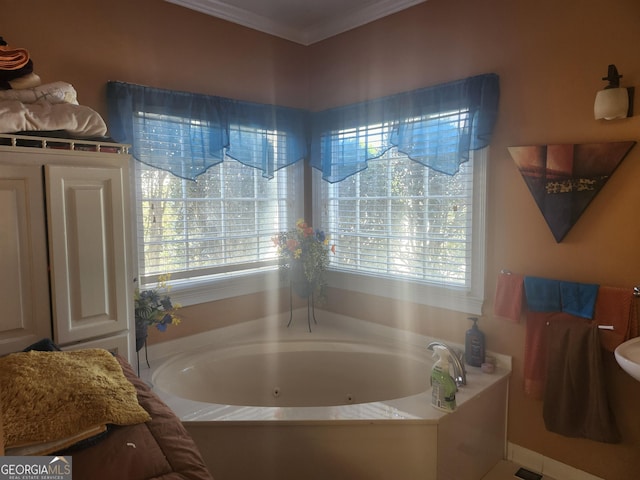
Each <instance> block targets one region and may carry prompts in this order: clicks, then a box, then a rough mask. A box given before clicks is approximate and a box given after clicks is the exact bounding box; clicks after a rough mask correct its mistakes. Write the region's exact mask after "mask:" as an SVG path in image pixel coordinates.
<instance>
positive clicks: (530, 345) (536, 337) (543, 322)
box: [523, 311, 585, 400]
mask: <svg viewBox="0 0 640 480" xmlns="http://www.w3.org/2000/svg"><path fill="white" fill-rule="evenodd" d="M572 322H573V323H575V322H582V323H584V322H585V319H584V318H580V317H576V316H573V315H571V314H569V313H562V312H532V311H527V325H526V336H525V343H524V372H523V373H524V393H525V395H527V396H528V397H531V398H535V399H537V400H542V399H543V398H544V390H545V385H546V383H547V350H548V343H549V333H548V330H549V326H550V325H551V324H552V323H566V324H570V323H572Z"/></svg>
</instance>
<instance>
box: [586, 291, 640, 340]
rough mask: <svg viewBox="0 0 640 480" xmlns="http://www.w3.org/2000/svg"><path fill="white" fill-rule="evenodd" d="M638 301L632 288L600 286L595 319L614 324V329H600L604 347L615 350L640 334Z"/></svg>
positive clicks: (598, 321)
mask: <svg viewBox="0 0 640 480" xmlns="http://www.w3.org/2000/svg"><path fill="white" fill-rule="evenodd" d="M637 303H638V301H637V300H636V299H635V297H634V296H633V289H631V288H617V287H600V291H599V292H598V300H597V301H596V310H595V314H594V317H593V319H594V321H595V322H596V323H597V324H598V325H611V326H613V330H600V342H601V344H602V347H603V348H605V349H607V350H609V351H610V352H613V351H614V350H615V349H616V347H617V346H618V345H620V344H621V343H622V342H625V341H626V340H629V339H630V338H633V337H637V336H638V334H639V331H638V328H639V326H638V322H639V320H638V306H637Z"/></svg>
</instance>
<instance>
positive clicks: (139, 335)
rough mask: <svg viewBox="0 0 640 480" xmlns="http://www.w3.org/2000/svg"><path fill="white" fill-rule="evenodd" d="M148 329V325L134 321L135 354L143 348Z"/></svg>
mask: <svg viewBox="0 0 640 480" xmlns="http://www.w3.org/2000/svg"><path fill="white" fill-rule="evenodd" d="M148 328H149V325H147V324H146V323H144V322H139V321H137V320H136V352H139V351H140V349H142V347H144V344H145V342H146V341H147V335H148V332H147V329H148Z"/></svg>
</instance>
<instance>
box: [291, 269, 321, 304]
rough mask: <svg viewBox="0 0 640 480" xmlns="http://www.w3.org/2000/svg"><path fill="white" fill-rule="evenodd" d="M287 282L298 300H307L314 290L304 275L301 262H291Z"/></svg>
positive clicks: (311, 283)
mask: <svg viewBox="0 0 640 480" xmlns="http://www.w3.org/2000/svg"><path fill="white" fill-rule="evenodd" d="M289 281H290V282H291V288H292V289H293V291H294V292H296V295H298V296H299V297H300V298H309V296H310V295H311V294H312V293H313V290H314V289H315V285H314V284H313V282H310V281H309V279H308V278H307V276H306V275H305V274H304V265H303V263H302V262H293V263H292V264H291V267H290V271H289Z"/></svg>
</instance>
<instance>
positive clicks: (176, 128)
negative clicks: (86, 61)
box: [107, 82, 308, 180]
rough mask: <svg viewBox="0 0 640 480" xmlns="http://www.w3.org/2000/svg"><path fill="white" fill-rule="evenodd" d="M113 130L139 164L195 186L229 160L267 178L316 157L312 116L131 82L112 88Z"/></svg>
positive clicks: (109, 96) (109, 91) (111, 85)
mask: <svg viewBox="0 0 640 480" xmlns="http://www.w3.org/2000/svg"><path fill="white" fill-rule="evenodd" d="M107 101H108V108H109V130H110V134H111V136H112V137H113V138H114V139H115V140H117V141H118V142H122V143H127V144H130V145H131V153H132V155H133V157H134V158H136V159H137V160H139V161H141V162H143V163H146V164H148V165H152V166H154V167H157V168H160V169H163V170H167V171H170V172H172V173H173V174H175V175H177V176H179V177H182V178H187V179H190V180H195V178H196V177H197V176H198V175H200V174H202V173H204V172H205V171H206V170H207V169H208V168H210V167H212V166H213V165H216V164H218V163H220V162H222V161H223V160H224V157H225V154H226V155H228V156H229V157H232V158H234V159H236V160H238V161H240V162H242V163H243V164H245V165H249V166H251V167H254V168H257V169H259V170H261V171H262V172H263V176H265V177H268V178H271V177H273V173H274V172H275V171H276V170H278V169H280V168H282V167H286V166H287V165H290V164H292V163H295V162H297V161H299V160H302V159H303V158H306V157H307V156H308V142H307V129H308V126H307V124H308V112H307V111H305V110H299V109H294V108H286V107H279V106H274V105H267V104H259V103H251V102H242V101H238V100H232V99H228V98H223V97H216V96H209V95H200V94H194V93H187V92H176V91H172V90H163V89H159V88H153V87H146V86H141V85H134V84H130V83H124V82H109V83H108V84H107Z"/></svg>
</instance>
